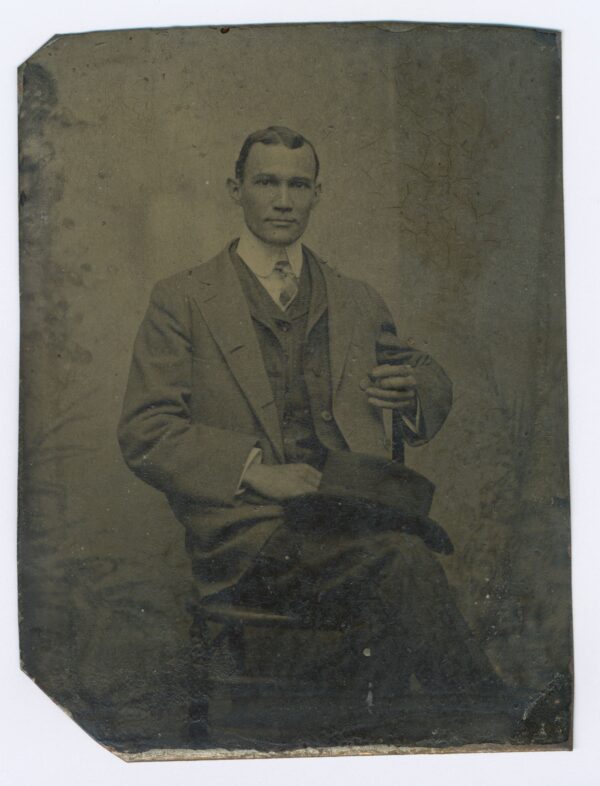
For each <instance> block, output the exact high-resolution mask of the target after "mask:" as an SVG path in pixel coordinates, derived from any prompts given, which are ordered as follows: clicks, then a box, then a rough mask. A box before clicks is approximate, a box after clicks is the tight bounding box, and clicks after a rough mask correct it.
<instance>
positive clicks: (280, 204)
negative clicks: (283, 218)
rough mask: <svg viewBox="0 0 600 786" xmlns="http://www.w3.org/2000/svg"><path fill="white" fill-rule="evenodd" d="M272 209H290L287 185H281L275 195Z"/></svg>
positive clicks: (290, 201)
mask: <svg viewBox="0 0 600 786" xmlns="http://www.w3.org/2000/svg"><path fill="white" fill-rule="evenodd" d="M274 207H275V209H276V210H282V211H286V212H287V211H289V210H291V209H292V207H293V205H292V200H291V198H290V189H289V188H288V185H287V183H281V185H280V186H279V188H278V189H277V194H276V195H275V203H274Z"/></svg>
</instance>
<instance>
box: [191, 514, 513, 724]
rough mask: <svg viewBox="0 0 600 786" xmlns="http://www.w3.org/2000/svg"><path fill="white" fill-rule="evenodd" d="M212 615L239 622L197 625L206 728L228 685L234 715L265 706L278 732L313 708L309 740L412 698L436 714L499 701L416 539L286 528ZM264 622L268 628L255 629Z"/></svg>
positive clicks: (200, 618) (198, 702) (442, 581)
mask: <svg viewBox="0 0 600 786" xmlns="http://www.w3.org/2000/svg"><path fill="white" fill-rule="evenodd" d="M213 603H214V604H215V605H214V607H212V608H219V609H221V610H223V609H231V610H235V615H233V617H232V618H231V619H229V620H227V619H224V620H222V621H219V619H218V615H216V616H215V615H212V614H211V613H210V609H211V605H210V604H207V605H206V607H205V609H204V610H199V611H198V613H197V614H196V616H195V620H194V624H193V626H192V640H193V643H194V652H195V669H194V673H195V675H196V687H195V689H194V698H195V702H193V711H192V715H193V716H194V713H195V722H196V723H197V724H198V723H200V727H202V723H203V722H204V720H203V718H205V717H206V712H207V709H208V704H210V701H211V693H212V695H213V697H214V695H216V693H218V690H217V691H215V690H214V688H215V686H217V685H218V684H219V683H223V682H227V680H230V681H231V684H232V685H233V686H234V694H235V692H236V690H237V696H238V699H239V700H238V704H237V706H238V710H239V707H240V706H241V705H242V704H243V703H244V700H245V701H246V703H247V704H250V705H252V706H253V707H254V709H255V710H256V712H257V713H260V711H261V710H260V706H261V705H260V700H261V697H262V698H264V697H265V696H269V697H270V698H271V705H270V709H269V710H268V711H267V710H265V712H270V713H271V717H272V719H273V720H272V723H273V724H276V725H279V726H280V725H281V723H282V722H285V718H286V717H289V713H286V709H287V710H289V708H290V707H293V708H295V710H296V711H297V712H298V713H300V714H301V713H302V710H301V704H302V701H301V698H302V697H304V698H306V697H308V699H307V704H306V705H305V707H304V711H305V714H306V717H305V718H304V719H303V720H302V723H301V725H303V726H304V733H306V724H309V725H310V724H311V723H312V724H315V723H317V724H318V722H319V720H320V719H323V718H325V716H326V715H327V713H328V712H331V711H333V712H334V713H335V708H336V707H337V708H338V710H339V711H340V712H342V710H341V707H342V706H343V707H344V710H343V712H344V713H347V712H348V711H349V710H348V708H351V707H354V708H355V709H356V711H357V712H358V713H361V712H362V713H363V715H364V714H365V712H367V713H368V714H370V715H372V714H373V713H377V712H379V711H381V710H385V711H389V710H390V709H392V708H393V707H401V706H404V705H406V702H407V701H408V702H410V701H411V700H412V699H411V698H410V697H411V696H413V697H414V695H415V692H416V694H417V695H419V696H421V697H434V698H435V700H436V701H437V702H438V704H437V706H438V707H439V706H442V705H443V704H444V702H446V703H448V704H451V705H456V702H457V701H458V702H460V701H462V700H463V699H464V700H466V701H472V700H473V699H475V700H482V699H485V698H489V697H490V696H491V695H494V694H497V692H498V691H499V690H501V689H502V683H501V681H500V680H499V678H498V677H497V676H496V674H495V673H494V671H493V669H492V667H491V665H490V664H489V662H488V660H487V658H486V657H485V655H484V654H483V652H482V650H481V649H480V647H479V646H478V645H477V643H476V642H475V641H474V639H473V637H472V635H471V633H470V631H469V629H468V626H467V625H466V623H465V621H464V619H463V617H462V615H461V614H460V612H459V610H458V608H457V606H456V604H455V602H454V599H453V596H452V592H451V590H450V587H449V586H448V582H447V580H446V576H445V573H444V571H443V569H442V567H441V565H440V564H439V562H438V560H437V558H436V557H435V556H434V555H433V554H432V553H431V552H430V551H429V550H428V548H427V547H426V546H425V545H424V544H423V542H422V541H421V540H420V539H419V538H418V537H416V536H414V535H408V534H404V533H400V532H380V533H374V534H373V533H365V534H363V535H356V534H354V535H352V536H351V537H343V535H341V534H340V533H339V531H338V532H336V534H335V536H327V531H326V530H323V531H322V532H321V533H320V535H319V537H315V536H306V535H305V534H303V533H301V532H295V531H292V530H290V529H288V528H287V527H286V526H285V524H282V525H281V527H279V528H278V529H277V530H276V532H275V533H274V534H273V536H272V537H271V538H270V539H269V541H268V542H267V543H266V544H265V546H264V547H263V549H262V550H261V552H260V554H259V556H258V557H257V559H256V561H255V562H254V564H253V567H252V568H251V569H250V570H249V571H248V572H247V573H246V574H245V576H244V577H243V579H242V580H241V581H240V582H238V584H237V585H236V586H235V587H233V588H231V589H229V590H227V591H226V592H223V593H221V594H220V595H219V596H218V597H216V598H213ZM207 611H208V614H207ZM257 614H258V615H259V616H258V617H256V615H257ZM260 614H264V615H266V617H265V619H266V624H261V623H260V622H257V621H256V620H259V619H260ZM268 615H272V620H273V621H270V620H271V618H270V617H269V616H268ZM225 616H226V615H225ZM209 686H211V687H209ZM240 697H241V698H240ZM440 702H441V704H440ZM234 704H235V702H234ZM276 705H278V706H279V709H280V710H282V713H280V714H279V715H277V712H276V711H275V710H276V708H277V707H276ZM228 707H229V708H230V705H228ZM274 708H275V709H274ZM203 713H204V716H203ZM238 715H239V713H238ZM242 715H243V712H242ZM282 718H283V721H282ZM193 720H194V718H193ZM329 720H330V722H331V725H332V726H335V723H336V720H335V717H331V718H330V719H329ZM247 722H248V723H251V724H255V723H256V716H255V720H254V721H250V720H247ZM236 723H238V725H240V723H239V717H238V720H237V721H236ZM305 736H306V734H305Z"/></svg>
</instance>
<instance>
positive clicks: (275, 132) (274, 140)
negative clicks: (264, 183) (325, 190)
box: [235, 126, 319, 182]
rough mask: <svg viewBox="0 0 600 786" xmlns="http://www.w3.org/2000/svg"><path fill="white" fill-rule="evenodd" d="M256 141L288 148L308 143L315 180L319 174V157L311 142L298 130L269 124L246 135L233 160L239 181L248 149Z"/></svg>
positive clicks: (242, 174) (293, 148)
mask: <svg viewBox="0 0 600 786" xmlns="http://www.w3.org/2000/svg"><path fill="white" fill-rule="evenodd" d="M258 143H260V144H262V145H285V146H286V147H288V148H289V149H290V150H296V149H297V148H298V147H303V146H304V145H308V146H309V147H310V149H311V150H312V152H313V155H314V157H315V180H316V178H317V177H318V176H319V157H318V155H317V151H316V150H315V146H314V145H313V143H312V142H310V141H309V140H308V139H307V138H306V137H305V136H302V134H300V133H299V132H298V131H293V130H292V129H291V128H287V127H286V126H269V127H268V128H261V129H260V130H259V131H253V132H252V133H251V134H249V135H248V136H247V137H246V139H245V141H244V144H243V145H242V149H241V150H240V154H239V156H238V160H237V161H236V162H235V176H236V178H237V179H238V180H239V181H240V182H241V181H242V180H243V179H244V169H245V168H246V161H247V159H248V155H249V153H250V149H251V148H252V146H253V145H256V144H258Z"/></svg>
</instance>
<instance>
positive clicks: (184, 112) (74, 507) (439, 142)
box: [19, 24, 571, 747]
mask: <svg viewBox="0 0 600 786" xmlns="http://www.w3.org/2000/svg"><path fill="white" fill-rule="evenodd" d="M19 79H20V167H21V186H20V188H21V193H20V199H21V287H22V366H21V386H22V387H21V390H22V396H21V477H20V532H19V559H20V602H21V645H22V659H23V664H24V668H25V669H26V670H27V672H28V673H29V674H30V675H31V676H32V677H34V678H35V680H36V682H37V683H38V684H39V685H40V687H41V688H42V689H43V690H45V691H46V692H47V693H48V694H49V695H50V696H52V697H53V698H54V699H55V700H56V701H57V702H58V703H59V704H61V705H62V706H64V707H66V708H68V709H69V711H70V712H72V713H73V715H74V717H75V718H76V720H77V721H78V722H79V723H81V724H82V725H83V726H84V728H86V729H88V730H89V731H91V732H92V733H93V734H94V736H96V737H97V738H99V739H100V740H104V741H108V742H109V743H110V744H112V745H114V746H116V747H119V745H126V744H128V741H130V740H131V739H132V738H135V739H136V740H137V741H141V742H143V741H144V740H153V741H155V742H156V740H161V739H162V740H163V741H164V744H165V746H168V745H169V743H170V741H171V740H172V739H177V738H178V736H179V735H180V733H181V729H182V728H183V727H184V726H185V723H186V701H187V698H186V690H187V687H186V675H187V647H188V639H187V636H188V627H189V617H188V614H187V611H186V599H187V597H188V594H189V588H190V587H189V585H190V581H191V577H190V567H189V561H188V557H187V556H186V554H185V551H184V532H183V528H182V527H181V525H180V524H178V523H177V521H176V520H175V518H174V517H173V514H172V513H171V511H170V509H169V508H168V506H167V503H166V501H165V499H164V497H163V495H162V494H161V493H159V492H158V491H155V490H153V489H151V488H150V487H149V486H146V485H144V484H143V483H142V482H140V481H139V480H137V479H136V478H134V476H133V475H132V474H131V472H130V471H129V470H128V469H127V467H126V466H125V464H124V462H123V459H122V457H121V454H120V451H119V447H118V444H117V440H116V429H117V422H118V419H119V415H120V410H121V404H122V399H123V393H124V389H125V384H126V377H127V373H128V368H129V363H130V358H131V348H132V344H133V340H134V336H135V333H136V330H137V328H138V325H139V323H140V321H141V319H142V316H143V314H144V311H145V309H146V306H147V303H148V298H149V294H150V291H151V288H152V286H153V285H154V283H155V282H156V281H157V280H159V279H161V278H164V277H165V276H168V275H170V274H171V273H175V272H177V271H179V270H182V269H183V268H185V267H187V266H193V265H196V264H198V263H199V262H200V261H202V260H206V259H208V258H210V257H212V256H213V255H214V254H216V253H217V252H218V251H219V250H220V249H221V248H223V247H224V246H225V244H226V243H227V241H228V240H230V239H232V238H234V237H237V236H238V235H239V231H240V228H241V224H240V222H241V217H240V215H239V214H238V212H237V211H236V210H235V207H234V205H233V204H232V203H231V201H230V200H229V198H228V196H227V193H226V190H225V180H226V178H227V177H228V176H231V175H232V174H233V166H234V162H235V159H236V156H237V154H238V152H239V148H240V145H241V143H242V141H243V139H244V137H245V136H246V135H247V134H248V133H249V132H250V131H252V130H254V129H256V128H262V127H265V126H268V125H273V124H279V125H286V126H290V127H292V128H295V129H298V130H299V131H301V132H302V133H303V134H305V135H306V137H307V138H308V139H310V140H311V141H312V142H313V143H314V144H315V146H316V148H317V150H318V153H319V157H320V160H321V180H322V183H323V196H322V200H321V203H320V204H319V206H318V208H317V209H316V211H315V213H314V215H313V217H312V219H311V225H310V228H309V231H308V233H307V237H306V242H307V244H308V245H309V246H310V247H311V248H314V249H315V250H316V251H317V252H318V253H319V254H320V255H321V256H322V257H324V258H325V259H326V260H328V261H329V262H331V263H332V264H334V265H335V266H336V267H337V268H338V269H339V270H340V271H341V272H343V273H346V274H348V275H350V276H353V277H357V278H361V279H364V280H366V281H367V282H369V283H370V284H372V285H373V286H374V287H375V289H376V290H378V291H379V292H381V293H382V295H384V296H385V298H386V301H387V303H388V305H389V307H390V309H391V311H392V312H393V315H394V317H395V319H396V321H397V323H398V327H399V330H400V332H401V333H402V335H404V336H407V337H409V338H410V339H411V341H412V342H414V344H415V345H416V346H417V347H420V348H421V349H423V350H425V351H426V352H431V354H432V355H433V356H434V357H435V358H436V359H437V360H439V362H440V363H441V364H442V365H443V366H444V368H445V369H446V370H447V371H448V374H449V376H450V377H451V379H452V380H453V382H454V397H455V401H454V408H453V410H452V412H451V414H450V416H449V418H448V421H447V423H446V424H445V426H444V428H443V429H442V431H441V432H440V434H439V435H438V436H437V437H436V439H435V440H434V441H433V442H432V444H431V445H428V446H425V447H422V448H415V449H411V448H408V449H407V454H406V461H407V463H408V464H409V466H411V467H413V468H415V469H417V470H418V471H420V472H422V473H424V474H425V475H426V476H427V477H429V478H431V480H433V482H434V483H435V484H436V487H437V490H436V498H435V503H434V509H433V511H432V515H434V516H435V518H436V519H437V520H438V521H440V522H441V523H442V524H443V526H444V527H445V528H446V530H447V531H448V533H449V534H450V536H451V538H452V540H453V542H454V545H455V553H454V554H453V555H452V556H448V557H444V558H443V566H444V569H445V571H446V574H447V575H448V578H449V580H450V583H451V586H452V588H453V591H454V592H455V595H456V598H457V602H458V605H459V607H460V609H461V611H462V613H463V615H464V616H465V618H466V619H467V621H468V622H469V624H470V626H471V627H472V629H473V631H474V632H475V634H476V636H477V638H478V639H479V641H481V642H482V644H483V646H484V649H485V651H486V653H487V655H488V657H489V658H490V660H491V661H492V663H493V664H494V666H495V667H496V669H497V670H498V672H499V673H500V675H501V676H502V677H503V679H504V680H505V681H506V682H507V684H509V685H512V686H515V687H516V688H519V689H521V690H523V691H526V692H529V693H530V695H531V700H532V702H535V701H536V698H537V697H539V696H540V695H543V694H544V693H545V692H547V691H548V690H554V689H556V686H557V685H560V684H561V681H563V682H564V681H565V680H567V679H568V674H569V669H570V647H571V640H570V567H569V554H568V549H569V520H568V505H569V491H568V462H567V456H568V453H567V409H566V355H565V324H564V288H563V229H562V192H561V188H562V185H561V131H560V129H561V116H560V115H561V107H560V54H559V42H558V38H557V34H555V33H551V32H540V31H534V30H523V29H510V28H494V27H476V26H473V27H468V26H463V27H460V26H429V25H428V26H423V25H385V24H381V25H377V24H369V25H339V26H321V25H315V26H311V25H305V26H291V27H280V26H274V27H266V28H231V29H218V28H215V29H201V28H196V29H194V28H189V29H171V30H134V31H119V32H108V33H89V34H82V35H74V36H57V37H55V38H54V39H52V40H51V41H49V43H47V44H46V45H45V46H43V47H41V48H40V49H39V50H38V51H37V52H36V53H35V54H33V55H32V56H31V58H30V59H29V60H27V62H26V63H25V64H24V65H23V66H22V67H21V69H20V74H19ZM539 741H541V742H543V741H544V740H543V739H541V740H539Z"/></svg>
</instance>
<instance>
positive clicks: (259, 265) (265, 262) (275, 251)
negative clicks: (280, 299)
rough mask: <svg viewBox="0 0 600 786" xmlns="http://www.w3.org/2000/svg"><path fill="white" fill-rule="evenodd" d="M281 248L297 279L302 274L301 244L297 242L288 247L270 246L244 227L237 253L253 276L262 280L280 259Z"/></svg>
mask: <svg viewBox="0 0 600 786" xmlns="http://www.w3.org/2000/svg"><path fill="white" fill-rule="evenodd" d="M282 248H284V249H285V253H286V254H287V258H288V260H289V263H290V267H291V268H292V272H293V273H294V275H295V276H296V277H297V278H299V277H300V273H301V272H302V243H300V241H299V240H296V242H295V243H292V244H291V245H289V246H272V245H269V244H268V243H265V242H264V241H262V240H260V239H259V238H258V237H256V235H254V234H253V233H252V232H251V231H250V230H249V229H248V227H244V229H243V231H242V234H241V236H240V241H239V243H238V247H237V253H238V256H240V257H241V258H242V259H243V261H244V262H245V263H246V265H248V267H249V268H250V270H251V271H252V272H253V273H254V274H255V275H257V276H260V277H262V278H264V277H265V276H268V275H269V274H270V273H272V272H273V268H274V267H275V264H276V263H277V262H279V260H280V259H281V258H282V255H281V250H282Z"/></svg>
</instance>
